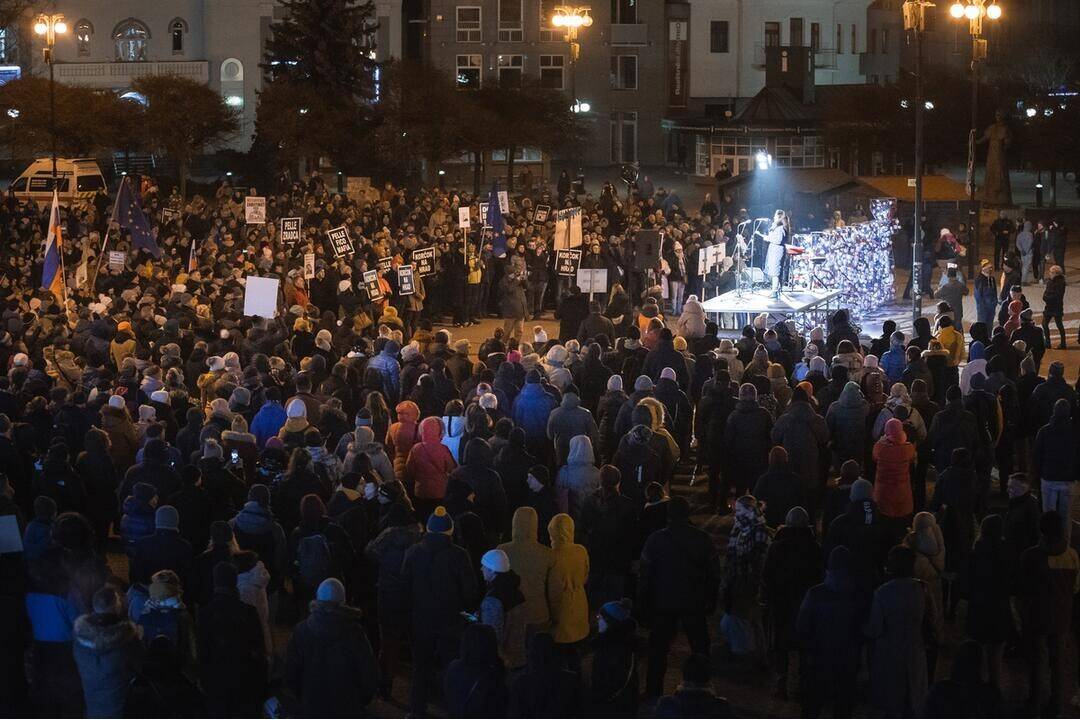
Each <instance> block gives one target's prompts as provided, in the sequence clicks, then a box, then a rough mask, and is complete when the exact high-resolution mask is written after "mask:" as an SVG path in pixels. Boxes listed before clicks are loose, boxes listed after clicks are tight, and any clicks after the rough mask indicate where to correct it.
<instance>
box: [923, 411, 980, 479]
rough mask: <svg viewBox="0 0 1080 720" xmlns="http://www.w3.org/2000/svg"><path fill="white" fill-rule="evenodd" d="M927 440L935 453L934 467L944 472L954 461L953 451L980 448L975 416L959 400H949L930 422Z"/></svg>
mask: <svg viewBox="0 0 1080 720" xmlns="http://www.w3.org/2000/svg"><path fill="white" fill-rule="evenodd" d="M926 442H927V444H928V445H929V446H930V448H931V449H932V450H933V453H934V467H936V468H937V470H938V472H942V471H944V470H945V468H947V467H949V464H950V463H952V453H953V450H955V449H956V448H968V449H969V450H970V449H972V448H979V447H981V446H982V443H981V440H980V438H979V431H978V427H977V426H976V423H975V416H974V415H972V414H971V413H970V412H968V411H967V410H965V409H964V406H963V403H962V402H961V401H959V400H955V401H952V402H948V403H946V404H945V407H943V408H942V409H941V410H939V411H938V412H937V414H935V415H934V420H933V422H931V423H930V432H929V433H928V434H927V436H926Z"/></svg>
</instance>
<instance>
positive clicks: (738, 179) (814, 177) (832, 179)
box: [720, 167, 858, 195]
mask: <svg viewBox="0 0 1080 720" xmlns="http://www.w3.org/2000/svg"><path fill="white" fill-rule="evenodd" d="M758 172H761V173H768V174H769V175H770V176H771V177H772V178H773V179H774V183H773V184H774V185H775V186H776V187H779V188H783V189H784V190H785V191H787V192H792V193H804V194H808V195H823V194H825V193H830V192H835V191H836V190H839V189H841V188H844V187H847V186H853V185H855V184H857V182H858V181H857V180H856V179H855V177H854V176H852V175H849V174H848V173H846V172H844V171H843V170H837V169H836V168H777V167H774V168H772V169H770V170H761V171H751V172H744V173H740V174H738V175H735V176H734V177H732V178H730V179H729V180H724V181H722V182H721V183H720V185H721V186H722V187H726V186H729V185H741V184H743V183H746V182H750V181H751V180H753V179H754V178H755V176H757V173H758Z"/></svg>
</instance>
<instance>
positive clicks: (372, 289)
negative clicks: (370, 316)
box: [364, 270, 383, 302]
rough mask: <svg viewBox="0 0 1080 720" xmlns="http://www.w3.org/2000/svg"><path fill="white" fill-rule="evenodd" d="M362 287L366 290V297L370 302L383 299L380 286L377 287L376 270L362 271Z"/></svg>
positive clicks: (377, 273)
mask: <svg viewBox="0 0 1080 720" xmlns="http://www.w3.org/2000/svg"><path fill="white" fill-rule="evenodd" d="M364 289H365V290H367V294H368V298H369V299H370V300H371V302H378V301H379V300H382V299H383V293H382V288H380V287H379V272H378V271H377V270H368V271H366V272H365V273H364Z"/></svg>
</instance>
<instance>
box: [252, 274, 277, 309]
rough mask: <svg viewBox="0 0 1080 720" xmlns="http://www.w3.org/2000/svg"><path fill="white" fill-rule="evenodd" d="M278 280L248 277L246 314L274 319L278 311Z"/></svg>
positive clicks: (255, 276)
mask: <svg viewBox="0 0 1080 720" xmlns="http://www.w3.org/2000/svg"><path fill="white" fill-rule="evenodd" d="M280 283H281V281H280V280H278V279H277V278H264V277H258V276H257V275H248V276H247V281H246V282H245V283H244V314H245V315H253V316H258V317H264V318H272V317H274V316H275V315H277V310H278V285H279V284H280Z"/></svg>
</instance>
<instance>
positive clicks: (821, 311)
mask: <svg viewBox="0 0 1080 720" xmlns="http://www.w3.org/2000/svg"><path fill="white" fill-rule="evenodd" d="M840 294H841V291H840V290H836V289H824V290H812V291H811V290H786V291H784V292H781V293H780V297H778V298H774V297H773V296H772V293H770V292H768V291H757V292H744V293H742V295H740V294H739V293H738V292H736V291H735V290H732V291H730V292H726V293H724V294H723V295H718V296H716V297H714V298H710V299H709V300H703V301H702V302H701V309H702V310H704V311H705V313H706V315H717V316H719V317H717V321H718V322H717V324H718V325H719V326H720V327H721V328H725V327H728V326H730V327H732V328H734V329H739V328H741V327H742V325H743V324H746V323H747V322H749V317H748V316H753V315H759V314H761V313H766V314H768V315H769V317H770V321H772V322H775V321H776V320H795V321H796V323H798V324H799V325H800V329H805V328H808V327H811V326H812V325H814V324H819V323H820V321H821V320H822V319H823V318H824V316H825V314H827V313H829V312H832V310H834V309H835V308H834V307H833V301H834V300H836V298H838V297H839V296H840ZM725 315H735V316H741V317H735V318H725V317H724V316H725Z"/></svg>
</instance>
